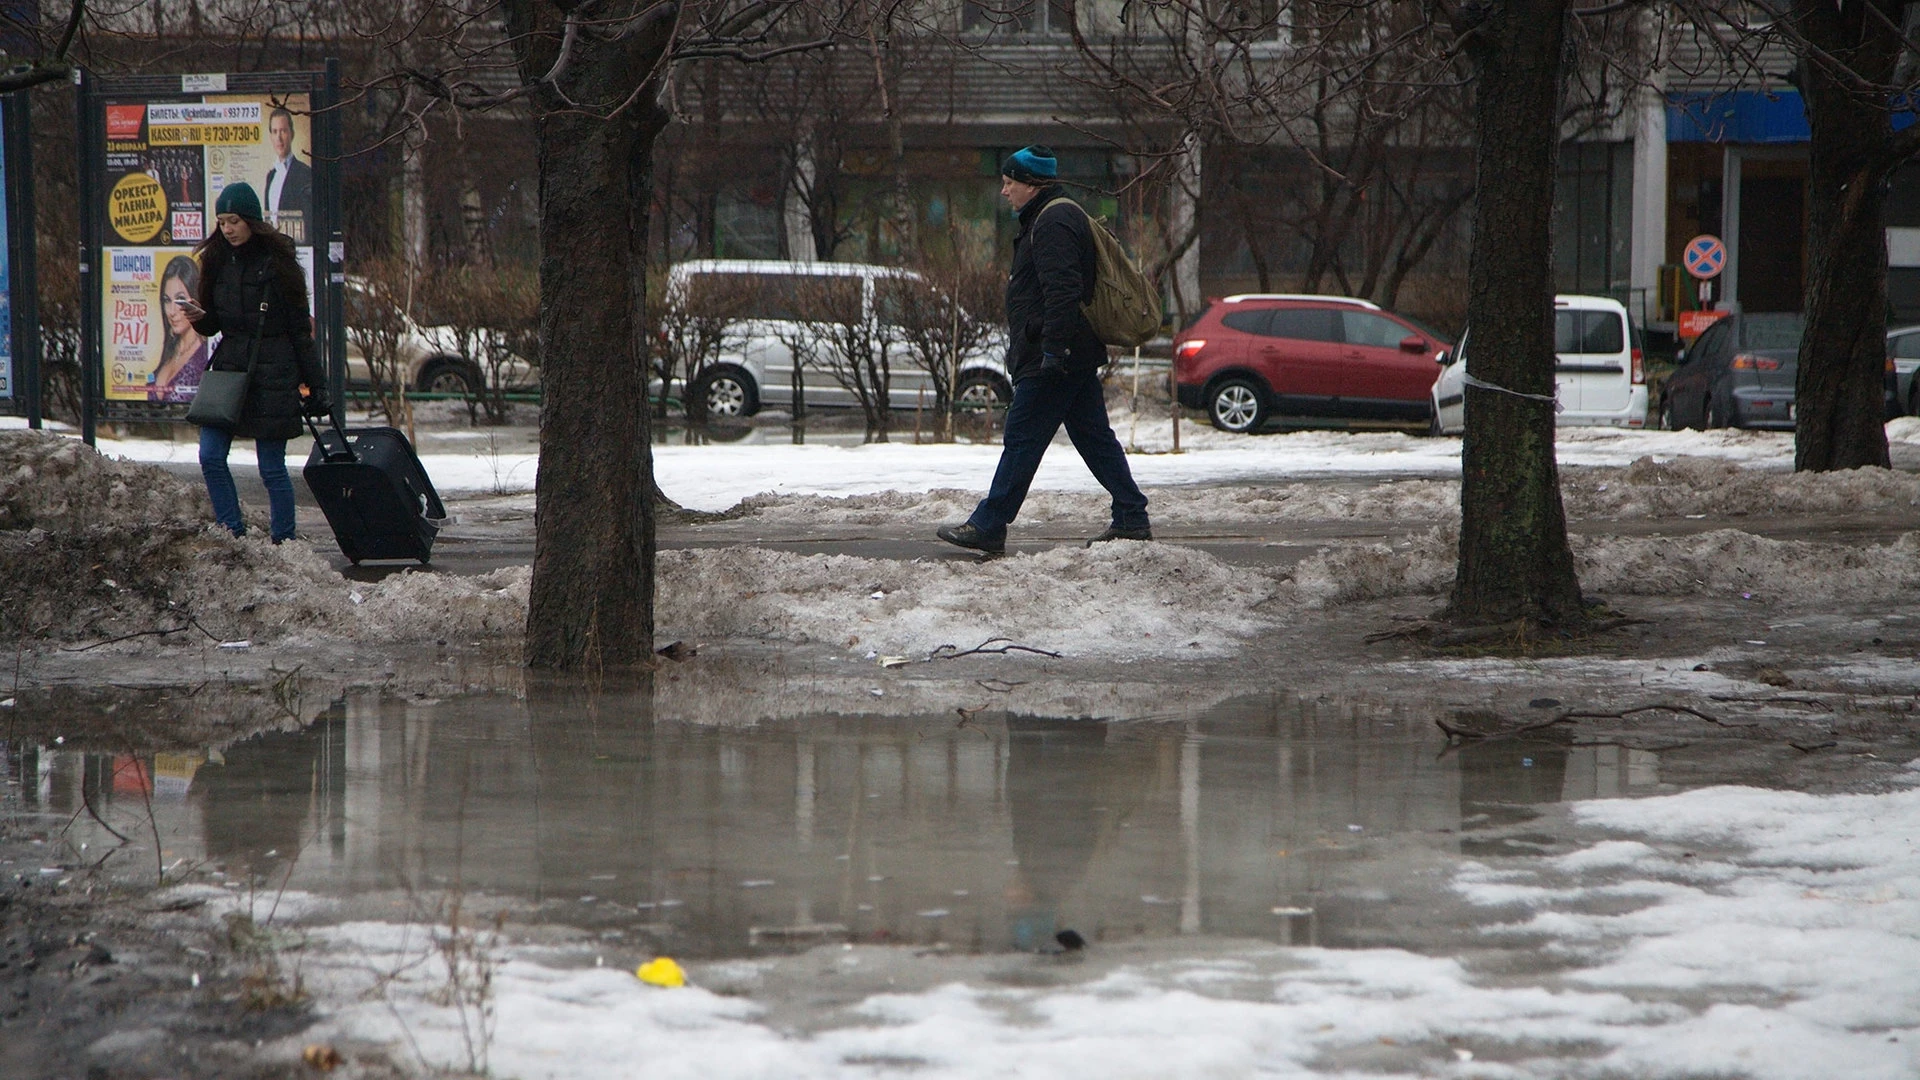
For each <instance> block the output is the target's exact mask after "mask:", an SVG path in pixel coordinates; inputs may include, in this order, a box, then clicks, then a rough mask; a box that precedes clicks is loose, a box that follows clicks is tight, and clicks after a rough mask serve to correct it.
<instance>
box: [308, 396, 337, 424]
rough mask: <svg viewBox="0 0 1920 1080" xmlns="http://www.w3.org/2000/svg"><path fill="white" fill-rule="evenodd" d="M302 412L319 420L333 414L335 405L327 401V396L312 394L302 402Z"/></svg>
mask: <svg viewBox="0 0 1920 1080" xmlns="http://www.w3.org/2000/svg"><path fill="white" fill-rule="evenodd" d="M300 411H301V412H303V413H305V414H307V415H308V416H311V417H314V418H315V419H319V418H322V417H325V416H328V415H330V414H331V413H332V412H333V403H332V402H330V401H328V400H327V395H325V394H313V393H310V394H308V395H307V396H306V397H304V398H302V399H301V400H300Z"/></svg>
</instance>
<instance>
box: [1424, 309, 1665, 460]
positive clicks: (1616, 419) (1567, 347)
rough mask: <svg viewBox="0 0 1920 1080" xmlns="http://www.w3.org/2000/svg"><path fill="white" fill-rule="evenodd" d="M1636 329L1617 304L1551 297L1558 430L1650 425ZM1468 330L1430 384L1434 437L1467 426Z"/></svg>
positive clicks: (1642, 360) (1457, 430)
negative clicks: (1558, 408)
mask: <svg viewBox="0 0 1920 1080" xmlns="http://www.w3.org/2000/svg"><path fill="white" fill-rule="evenodd" d="M1639 334H1640V331H1639V328H1638V327H1636V326H1634V325H1633V323H1632V321H1631V320H1629V319H1628V318H1627V309H1626V308H1625V307H1624V306H1623V305H1621V303H1620V301H1618V300H1614V299H1611V298H1608V297H1605V296H1575V295H1562V296H1556V297H1554V298H1553V352H1554V365H1553V381H1554V391H1553V392H1554V396H1555V398H1556V399H1557V400H1558V401H1559V403H1560V411H1559V412H1558V413H1556V414H1555V416H1554V422H1555V423H1556V424H1557V425H1559V426H1561V427H1625V428H1638V427H1645V426H1646V425H1647V376H1646V367H1645V354H1644V352H1643V351H1642V349H1641V344H1640V336H1639ZM1472 339H1473V328H1472V327H1468V328H1467V332H1466V333H1465V334H1463V335H1461V338H1460V347H1459V348H1458V349H1455V350H1453V352H1452V353H1451V354H1449V355H1447V356H1445V357H1443V358H1441V365H1442V366H1441V368H1440V374H1439V377H1438V378H1436V379H1435V380H1434V381H1433V416H1434V430H1435V432H1436V433H1446V434H1453V433H1456V432H1459V431H1462V430H1464V429H1465V427H1466V401H1465V377H1466V374H1467V368H1468V365H1469V364H1470V363H1471V361H1470V360H1469V355H1470V352H1471V347H1472Z"/></svg>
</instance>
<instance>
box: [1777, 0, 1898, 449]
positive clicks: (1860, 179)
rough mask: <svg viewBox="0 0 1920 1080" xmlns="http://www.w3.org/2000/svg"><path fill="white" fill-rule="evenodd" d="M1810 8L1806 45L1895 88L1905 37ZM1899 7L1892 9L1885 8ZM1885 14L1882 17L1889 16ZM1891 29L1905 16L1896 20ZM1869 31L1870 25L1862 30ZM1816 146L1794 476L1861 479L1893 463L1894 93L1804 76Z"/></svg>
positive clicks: (1857, 14) (1820, 75)
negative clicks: (1890, 186) (1890, 258)
mask: <svg viewBox="0 0 1920 1080" xmlns="http://www.w3.org/2000/svg"><path fill="white" fill-rule="evenodd" d="M1876 2H1878V0H1866V2H1865V3H1857V4H1855V5H1853V10H1852V11H1847V10H1845V9H1842V8H1839V7H1838V6H1837V5H1829V4H1827V3H1825V2H1824V0H1820V2H1815V0H1802V2H1801V3H1799V4H1797V5H1796V7H1797V9H1798V10H1797V12H1796V16H1797V18H1798V20H1799V23H1800V28H1801V30H1802V31H1803V32H1804V33H1805V34H1806V35H1807V37H1808V39H1809V40H1811V41H1812V42H1814V43H1815V44H1816V45H1817V46H1819V47H1821V48H1822V49H1824V50H1826V51H1827V52H1828V54H1829V55H1831V56H1833V57H1835V58H1836V59H1838V60H1841V61H1844V62H1846V63H1848V65H1849V66H1850V67H1851V68H1852V69H1853V71H1852V72H1849V74H1857V75H1858V76H1863V77H1865V78H1866V79H1868V80H1871V81H1873V82H1874V83H1875V84H1884V83H1886V82H1888V81H1890V80H1891V79H1892V77H1893V73H1894V63H1895V60H1896V58H1897V57H1898V55H1899V48H1898V41H1897V39H1896V38H1895V37H1894V36H1893V35H1892V34H1891V33H1890V32H1888V31H1886V30H1885V28H1884V27H1883V26H1882V25H1881V24H1878V23H1876V22H1874V21H1873V20H1872V19H1871V18H1868V17H1867V16H1866V15H1865V10H1864V9H1865V8H1866V6H1867V5H1868V4H1872V3H1876ZM1882 6H1889V5H1882ZM1884 17H1886V16H1883V18H1884ZM1891 18H1892V20H1893V22H1892V23H1891V24H1887V25H1897V24H1898V22H1899V19H1900V11H1899V8H1898V7H1897V6H1896V7H1893V8H1892V11H1891ZM1863 21H1864V22H1865V25H1864V26H1863V25H1862V22H1863ZM1800 70H1801V73H1802V79H1801V86H1802V88H1803V90H1804V91H1805V95H1806V103H1807V119H1808V124H1809V127H1811V128H1812V146H1811V148H1810V152H1809V162H1808V166H1807V182H1808V186H1809V189H1810V190H1809V198H1808V200H1807V203H1808V206H1809V212H1808V215H1807V250H1808V252H1810V253H1811V265H1810V266H1809V267H1808V271H1809V272H1808V274H1807V293H1806V308H1807V325H1806V330H1805V331H1804V333H1803V334H1802V336H1801V339H1800V370H1799V374H1798V376H1797V377H1796V380H1795V384H1796V385H1795V394H1794V402H1795V405H1794V407H1795V410H1796V412H1797V414H1798V422H1797V424H1796V426H1795V430H1794V436H1793V444H1794V445H1793V467H1794V468H1795V469H1800V470H1812V471H1824V470H1828V469H1856V468H1859V467H1861V466H1863V465H1878V466H1880V467H1882V468H1885V467H1886V466H1887V465H1888V461H1889V459H1888V456H1887V432H1886V427H1885V424H1886V415H1885V413H1884V412H1883V409H1884V398H1883V394H1884V389H1883V385H1884V384H1883V379H1884V377H1885V376H1884V372H1885V369H1886V360H1887V342H1886V332H1885V327H1886V324H1887V240H1886V237H1887V233H1886V201H1887V187H1886V184H1887V178H1888V177H1889V176H1891V175H1892V173H1893V170H1894V169H1895V168H1897V167H1898V166H1899V165H1900V164H1901V163H1902V162H1904V161H1905V160H1907V158H1909V157H1911V156H1912V153H1913V151H1912V149H1911V147H1912V145H1914V144H1913V142H1912V140H1911V139H1910V138H1908V137H1906V136H1902V137H1900V138H1898V139H1897V140H1896V136H1895V135H1894V132H1893V126H1892V116H1891V114H1890V112H1889V110H1888V107H1887V102H1886V99H1885V95H1884V94H1881V95H1873V94H1863V93H1861V92H1860V90H1859V89H1858V88H1857V87H1856V86H1855V85H1853V83H1852V81H1851V80H1848V81H1846V82H1844V83H1843V82H1842V81H1841V77H1840V75H1839V74H1838V73H1836V72H1835V71H1834V70H1832V69H1831V68H1830V67H1829V66H1828V65H1827V64H1825V63H1815V62H1807V63H1803V64H1802V65H1801V66H1800Z"/></svg>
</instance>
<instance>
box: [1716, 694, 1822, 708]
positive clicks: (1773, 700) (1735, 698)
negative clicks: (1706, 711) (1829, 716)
mask: <svg viewBox="0 0 1920 1080" xmlns="http://www.w3.org/2000/svg"><path fill="white" fill-rule="evenodd" d="M1707 700H1708V701H1731V702H1739V703H1742V704H1750V705H1811V706H1813V707H1814V708H1817V709H1825V710H1826V711H1827V712H1832V711H1833V706H1832V705H1831V704H1829V703H1828V702H1825V701H1821V700H1820V699H1819V698H1809V697H1755V696H1753V695H1751V694H1747V695H1742V694H1711V695H1708V697H1707Z"/></svg>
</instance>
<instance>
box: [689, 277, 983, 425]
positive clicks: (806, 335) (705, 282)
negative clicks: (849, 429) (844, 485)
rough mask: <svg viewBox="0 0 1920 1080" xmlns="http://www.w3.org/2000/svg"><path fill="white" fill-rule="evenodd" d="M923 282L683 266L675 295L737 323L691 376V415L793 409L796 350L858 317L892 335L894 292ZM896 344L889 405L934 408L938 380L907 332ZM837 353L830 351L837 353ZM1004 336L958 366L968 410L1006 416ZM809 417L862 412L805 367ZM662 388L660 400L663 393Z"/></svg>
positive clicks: (835, 385)
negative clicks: (812, 411)
mask: <svg viewBox="0 0 1920 1080" xmlns="http://www.w3.org/2000/svg"><path fill="white" fill-rule="evenodd" d="M889 282H892V283H916V284H918V283H922V279H921V277H920V275H918V274H916V273H914V272H913V271H911V270H903V269H901V268H899V267H893V266H872V265H867V264H863V263H835V262H778V261H768V260H757V259H701V260H696V261H692V262H684V263H678V264H676V265H675V266H674V267H673V269H672V271H671V272H670V273H669V275H668V279H667V287H668V288H669V289H673V290H678V291H679V297H680V299H681V301H682V302H684V303H686V304H690V305H692V306H694V307H696V308H697V307H699V306H700V305H701V304H702V302H703V299H702V298H703V297H722V298H724V301H725V303H724V310H726V311H727V312H728V317H729V318H730V319H731V320H732V321H731V322H730V323H729V324H728V325H727V328H726V333H725V335H724V336H725V344H724V345H723V346H722V347H721V350H720V353H719V355H718V356H717V357H714V358H712V359H709V360H708V361H706V362H705V363H704V364H703V365H702V366H701V368H700V370H698V371H696V372H694V373H693V377H692V378H691V380H689V388H688V391H687V411H688V413H689V414H697V413H699V412H700V411H701V410H702V409H703V408H704V410H705V415H708V416H721V417H731V416H752V415H753V414H754V413H756V412H759V411H760V410H761V409H763V408H767V407H775V408H783V409H787V408H792V406H793V374H794V372H793V367H794V363H793V344H794V343H795V342H801V343H803V344H804V343H806V342H807V341H809V340H812V339H822V340H826V339H823V338H822V335H825V334H827V333H829V332H830V327H831V325H832V324H833V323H835V322H837V321H840V320H843V319H845V318H847V315H848V313H849V312H853V313H857V314H856V315H855V316H854V317H855V318H858V319H863V320H866V321H867V322H868V323H871V324H873V326H874V327H875V331H876V333H882V332H883V331H884V330H885V324H886V321H887V320H888V317H889V315H890V313H891V311H890V309H891V306H892V305H891V304H890V303H889V294H888V288H887V284H888V283H889ZM882 336H884V337H885V338H886V340H887V341H888V345H887V356H888V371H889V378H888V401H889V404H891V406H892V407H893V408H895V409H912V408H915V407H918V406H920V405H922V404H924V405H927V406H929V407H930V406H931V405H932V404H933V385H932V380H931V378H930V377H929V376H928V374H927V373H926V371H924V370H923V369H922V368H921V367H920V366H919V365H918V364H916V363H914V362H913V360H912V359H910V355H909V352H908V349H907V346H906V344H905V342H904V340H903V336H902V334H901V333H899V332H893V333H882ZM829 347H830V346H829ZM1005 355H1006V339H1005V335H1004V333H1001V334H997V335H989V337H988V339H987V340H986V341H985V342H984V343H983V344H982V345H981V346H980V347H979V348H977V349H975V350H973V351H972V352H971V353H969V354H967V355H965V356H964V357H963V358H962V359H961V362H960V366H959V377H958V379H957V380H956V382H955V393H954V397H955V400H956V402H957V403H958V404H959V405H960V407H962V408H988V407H1004V406H1005V405H1006V404H1007V403H1008V402H1010V401H1012V400H1013V385H1012V383H1010V382H1009V381H1008V380H1007V371H1006V366H1005V363H1004V357H1005ZM802 375H803V388H804V389H803V392H804V394H805V402H806V406H807V407H808V408H822V407H824V408H848V407H858V406H859V404H860V403H859V400H858V399H857V398H856V397H855V396H854V394H853V392H852V391H850V390H848V389H847V388H846V387H844V386H842V385H841V384H840V383H839V382H838V381H836V380H835V379H834V378H832V377H831V376H830V375H829V374H827V373H826V372H822V371H818V370H812V369H809V368H807V367H805V366H804V365H803V367H802ZM659 389H660V388H659V386H658V385H657V383H656V384H655V386H654V391H655V392H658V391H659Z"/></svg>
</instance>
